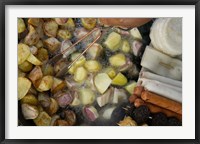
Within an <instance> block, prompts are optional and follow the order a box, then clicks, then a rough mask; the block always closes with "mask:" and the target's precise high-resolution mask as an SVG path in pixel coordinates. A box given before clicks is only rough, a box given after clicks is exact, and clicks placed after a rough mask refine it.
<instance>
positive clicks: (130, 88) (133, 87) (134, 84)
mask: <svg viewBox="0 0 200 144" xmlns="http://www.w3.org/2000/svg"><path fill="white" fill-rule="evenodd" d="M136 85H137V83H136V82H135V81H132V82H131V83H129V84H128V85H126V86H125V89H126V90H127V91H128V92H129V93H130V94H131V95H132V94H133V91H134V89H135V87H136Z"/></svg>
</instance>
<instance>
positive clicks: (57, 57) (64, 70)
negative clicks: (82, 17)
mask: <svg viewBox="0 0 200 144" xmlns="http://www.w3.org/2000/svg"><path fill="white" fill-rule="evenodd" d="M97 30H99V28H94V29H93V30H92V31H90V32H89V33H87V34H85V35H84V36H83V37H82V38H80V39H79V40H78V41H77V42H75V43H74V44H73V45H71V46H70V47H68V48H67V49H65V50H64V51H62V52H61V54H58V55H56V56H54V57H53V58H52V60H51V61H50V63H52V62H54V60H56V61H58V60H59V59H60V58H62V55H63V54H64V53H66V52H67V51H68V50H70V49H71V48H73V47H74V46H75V45H77V44H78V43H80V42H81V41H82V40H84V39H85V38H86V37H88V36H90V35H91V34H92V33H93V32H95V31H97ZM100 37H101V33H99V34H98V36H97V37H96V38H95V39H94V41H93V42H92V43H91V44H89V45H88V46H87V47H86V48H85V50H84V51H83V52H82V53H81V54H80V55H79V56H78V57H77V58H76V59H75V60H74V61H72V62H71V63H70V64H69V65H67V66H65V67H63V68H62V69H61V70H60V71H59V72H58V73H57V74H56V77H61V76H63V75H64V74H66V73H67V72H68V70H69V69H70V68H71V67H72V65H73V64H74V63H75V62H76V61H77V60H79V59H80V57H81V56H82V55H83V54H84V53H85V52H86V51H87V50H88V49H89V48H90V47H91V46H92V45H93V44H94V43H95V42H96V41H97V40H98V39H99V38H100Z"/></svg>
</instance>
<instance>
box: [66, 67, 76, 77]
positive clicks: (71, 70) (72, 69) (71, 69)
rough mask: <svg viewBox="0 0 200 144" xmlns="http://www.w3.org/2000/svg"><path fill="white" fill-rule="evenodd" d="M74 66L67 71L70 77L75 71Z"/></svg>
mask: <svg viewBox="0 0 200 144" xmlns="http://www.w3.org/2000/svg"><path fill="white" fill-rule="evenodd" d="M76 68H77V67H76V66H75V65H72V66H71V67H70V69H69V71H68V72H69V73H70V74H71V75H73V74H74V72H75V70H76Z"/></svg>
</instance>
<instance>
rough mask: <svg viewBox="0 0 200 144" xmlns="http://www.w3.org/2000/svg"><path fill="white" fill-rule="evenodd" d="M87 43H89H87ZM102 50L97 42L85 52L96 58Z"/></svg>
mask: <svg viewBox="0 0 200 144" xmlns="http://www.w3.org/2000/svg"><path fill="white" fill-rule="evenodd" d="M88 45H89V44H88ZM102 51H103V47H102V46H101V45H100V44H98V43H94V44H93V45H92V46H91V47H90V48H89V49H88V50H87V54H88V55H89V57H90V58H91V59H96V58H98V57H99V56H100V55H101V53H102Z"/></svg>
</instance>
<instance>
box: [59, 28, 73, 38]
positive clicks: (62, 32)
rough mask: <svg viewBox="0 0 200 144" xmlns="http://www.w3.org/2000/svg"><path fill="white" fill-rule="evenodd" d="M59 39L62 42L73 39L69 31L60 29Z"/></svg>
mask: <svg viewBox="0 0 200 144" xmlns="http://www.w3.org/2000/svg"><path fill="white" fill-rule="evenodd" d="M57 37H58V38H59V39H61V40H67V39H71V38H72V34H71V33H70V32H69V31H68V30H63V29H59V30H58V33H57Z"/></svg>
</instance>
